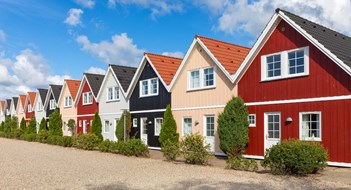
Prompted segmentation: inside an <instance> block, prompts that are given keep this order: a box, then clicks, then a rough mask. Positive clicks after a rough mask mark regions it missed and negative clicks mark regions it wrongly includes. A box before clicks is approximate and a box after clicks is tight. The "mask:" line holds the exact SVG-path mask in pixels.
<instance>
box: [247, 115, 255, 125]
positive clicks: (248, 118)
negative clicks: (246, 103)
mask: <svg viewBox="0 0 351 190" xmlns="http://www.w3.org/2000/svg"><path fill="white" fill-rule="evenodd" d="M250 116H251V117H254V123H250ZM247 120H248V122H249V127H256V114H249V115H248V116H247Z"/></svg>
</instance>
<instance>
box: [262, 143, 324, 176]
mask: <svg viewBox="0 0 351 190" xmlns="http://www.w3.org/2000/svg"><path fill="white" fill-rule="evenodd" d="M327 160H328V153H327V151H326V150H325V148H324V147H323V146H322V145H320V143H318V142H306V141H299V140H286V141H283V142H282V143H281V144H278V145H275V146H273V147H271V148H270V149H268V150H267V151H266V154H265V156H264V160H262V161H261V165H262V166H263V167H269V168H270V169H271V170H272V173H273V174H291V175H307V174H311V173H316V172H318V171H319V170H321V169H323V168H325V167H326V166H327Z"/></svg>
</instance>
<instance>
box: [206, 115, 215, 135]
mask: <svg viewBox="0 0 351 190" xmlns="http://www.w3.org/2000/svg"><path fill="white" fill-rule="evenodd" d="M206 136H208V137H213V136H214V117H213V116H210V117H206Z"/></svg>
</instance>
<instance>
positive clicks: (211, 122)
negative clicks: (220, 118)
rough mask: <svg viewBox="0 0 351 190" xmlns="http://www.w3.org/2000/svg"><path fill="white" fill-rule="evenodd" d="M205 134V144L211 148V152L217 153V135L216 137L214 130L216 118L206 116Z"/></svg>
mask: <svg viewBox="0 0 351 190" xmlns="http://www.w3.org/2000/svg"><path fill="white" fill-rule="evenodd" d="M204 124H205V127H204V130H205V131H204V134H205V143H206V144H209V145H210V146H211V152H214V151H215V149H214V148H215V135H214V131H215V130H214V128H215V117H214V115H211V116H205V121H204Z"/></svg>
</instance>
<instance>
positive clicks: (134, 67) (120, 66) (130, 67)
mask: <svg viewBox="0 0 351 190" xmlns="http://www.w3.org/2000/svg"><path fill="white" fill-rule="evenodd" d="M108 66H117V67H127V68H131V69H136V67H132V66H126V65H115V64H109V65H108Z"/></svg>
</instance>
